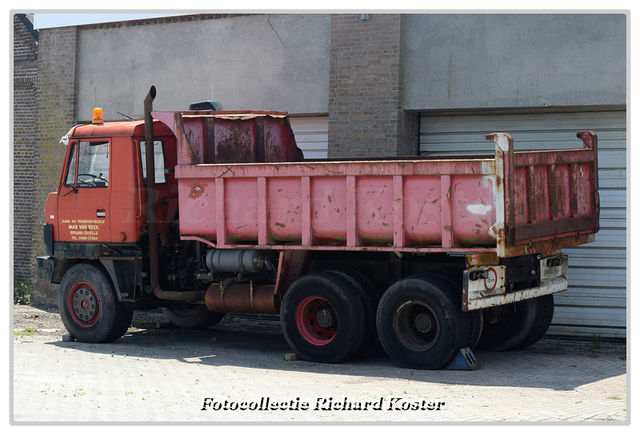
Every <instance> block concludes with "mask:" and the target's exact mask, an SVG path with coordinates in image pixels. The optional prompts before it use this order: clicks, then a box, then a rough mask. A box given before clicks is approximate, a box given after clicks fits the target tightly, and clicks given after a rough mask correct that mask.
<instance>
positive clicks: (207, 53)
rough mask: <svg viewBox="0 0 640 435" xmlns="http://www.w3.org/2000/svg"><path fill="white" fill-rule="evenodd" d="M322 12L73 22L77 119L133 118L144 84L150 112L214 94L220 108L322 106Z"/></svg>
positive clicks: (325, 81)
mask: <svg viewBox="0 0 640 435" xmlns="http://www.w3.org/2000/svg"><path fill="white" fill-rule="evenodd" d="M330 31H331V16H330V15H319V14H318V15H310V14H305V15H295V14H278V15H254V16H241V17H232V18H219V19H210V20H200V21H192V22H188V21H187V22H185V21H183V22H176V23H165V24H146V25H138V26H121V27H117V28H109V27H105V28H97V29H92V28H81V30H80V46H79V55H78V62H79V65H78V67H79V69H78V88H77V89H78V101H77V108H78V112H77V113H78V118H79V120H87V119H90V118H91V115H92V110H93V108H94V107H102V108H103V110H104V117H105V119H123V118H122V116H120V115H118V114H117V113H116V112H121V113H125V114H127V115H129V116H131V117H133V118H141V117H142V112H143V99H144V97H145V95H146V94H147V92H148V90H149V88H150V86H151V85H155V86H156V88H157V91H158V95H157V97H156V100H155V102H154V109H156V110H182V109H187V108H188V105H189V103H191V102H194V101H202V100H209V99H215V100H217V101H219V102H220V103H221V104H222V105H223V107H224V108H225V109H228V110H242V109H258V110H284V111H288V112H290V113H292V114H312V113H313V114H316V113H327V112H328V104H329V103H328V101H329V48H330V47H329V45H330Z"/></svg>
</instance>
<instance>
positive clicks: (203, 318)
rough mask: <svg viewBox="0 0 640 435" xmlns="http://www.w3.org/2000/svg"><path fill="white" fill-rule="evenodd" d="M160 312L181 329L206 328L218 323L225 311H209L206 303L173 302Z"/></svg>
mask: <svg viewBox="0 0 640 435" xmlns="http://www.w3.org/2000/svg"><path fill="white" fill-rule="evenodd" d="M162 312H163V313H164V315H165V316H167V319H169V322H171V323H172V324H174V325H175V326H177V327H178V328H183V329H208V328H210V327H212V326H214V325H216V324H218V323H219V322H220V321H221V320H222V319H223V317H224V316H225V315H226V313H214V312H213V311H209V309H208V308H207V306H206V305H196V304H175V305H172V306H170V307H165V308H163V309H162Z"/></svg>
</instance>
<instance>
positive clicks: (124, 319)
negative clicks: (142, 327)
mask: <svg viewBox="0 0 640 435" xmlns="http://www.w3.org/2000/svg"><path fill="white" fill-rule="evenodd" d="M58 309H59V311H60V317H61V319H62V323H64V326H65V327H66V328H67V331H68V332H69V334H70V335H71V336H72V337H74V338H75V339H76V340H78V341H82V342H86V343H107V342H110V341H114V340H117V339H118V338H120V337H122V336H123V335H124V334H125V332H127V329H129V325H131V318H132V316H133V313H132V312H131V311H129V310H127V308H126V307H125V306H124V305H123V304H122V303H121V302H120V301H118V298H117V296H116V292H115V290H114V288H113V285H112V284H111V280H110V279H109V276H108V275H107V272H106V271H105V270H104V269H103V268H102V266H99V265H94V264H89V263H79V264H76V265H74V266H72V267H71V268H70V269H69V270H68V271H67V273H66V274H65V275H64V277H63V278H62V282H61V283H60V289H59V291H58Z"/></svg>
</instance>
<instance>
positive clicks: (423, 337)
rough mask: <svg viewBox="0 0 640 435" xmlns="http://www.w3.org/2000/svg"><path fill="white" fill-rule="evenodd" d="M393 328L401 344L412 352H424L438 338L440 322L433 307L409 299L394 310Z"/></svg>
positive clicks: (434, 343)
mask: <svg viewBox="0 0 640 435" xmlns="http://www.w3.org/2000/svg"><path fill="white" fill-rule="evenodd" d="M393 330H394V332H395V334H396V336H397V337H398V339H399V340H400V342H402V344H403V345H404V346H405V347H406V348H407V349H411V350H412V351H414V352H424V351H427V350H429V349H431V348H432V347H433V346H435V345H436V343H437V342H438V340H439V338H440V322H439V320H438V316H437V315H436V313H435V311H434V310H433V308H431V307H430V306H429V305H428V304H426V303H425V302H422V301H419V300H409V301H406V302H405V303H404V304H402V305H401V306H400V307H398V309H397V310H396V312H395V314H394V316H393Z"/></svg>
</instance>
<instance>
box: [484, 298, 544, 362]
mask: <svg viewBox="0 0 640 435" xmlns="http://www.w3.org/2000/svg"><path fill="white" fill-rule="evenodd" d="M483 311H484V331H483V333H482V337H481V338H480V342H479V343H478V348H480V349H483V350H494V351H503V350H518V349H524V348H525V347H529V346H531V345H532V344H534V343H536V342H537V341H538V340H540V339H541V338H542V337H543V336H544V334H545V333H546V332H547V330H548V329H549V326H550V325H551V320H552V318H553V312H554V301H553V295H545V296H540V297H537V298H534V299H526V300H524V301H520V302H516V303H514V304H509V305H503V306H499V307H493V308H487V309H485V310H483Z"/></svg>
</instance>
